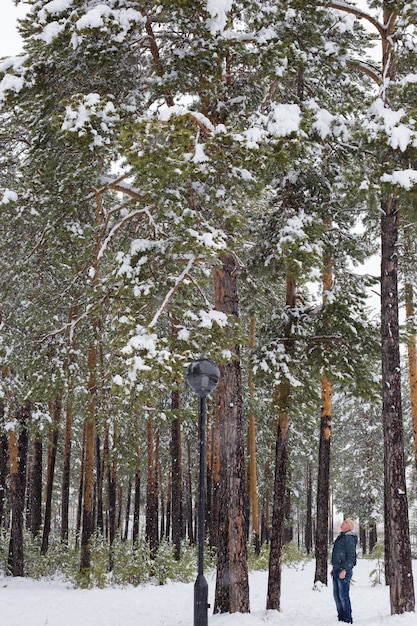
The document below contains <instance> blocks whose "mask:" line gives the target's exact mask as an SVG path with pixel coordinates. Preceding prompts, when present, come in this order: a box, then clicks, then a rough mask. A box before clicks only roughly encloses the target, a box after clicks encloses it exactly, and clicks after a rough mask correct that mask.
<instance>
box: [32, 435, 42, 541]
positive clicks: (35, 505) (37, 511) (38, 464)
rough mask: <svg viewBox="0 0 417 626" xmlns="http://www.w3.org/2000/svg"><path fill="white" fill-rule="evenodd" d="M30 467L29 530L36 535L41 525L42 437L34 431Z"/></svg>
mask: <svg viewBox="0 0 417 626" xmlns="http://www.w3.org/2000/svg"><path fill="white" fill-rule="evenodd" d="M32 456H33V460H32V469H31V473H30V531H31V533H32V536H33V537H37V536H38V534H39V532H40V529H41V526H42V456H43V444H42V437H41V436H40V434H39V433H35V435H34V437H33V442H32Z"/></svg>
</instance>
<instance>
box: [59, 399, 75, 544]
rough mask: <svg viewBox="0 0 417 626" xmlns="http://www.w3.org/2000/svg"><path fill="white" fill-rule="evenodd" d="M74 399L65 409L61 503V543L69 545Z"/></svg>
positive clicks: (69, 400) (68, 402)
mask: <svg viewBox="0 0 417 626" xmlns="http://www.w3.org/2000/svg"><path fill="white" fill-rule="evenodd" d="M72 412H73V407H72V397H71V396H69V397H68V398H67V405H66V409H65V436H64V459H63V464H62V502H61V518H62V520H61V542H62V543H64V544H68V535H69V500H70V497H69V494H70V480H71V446H72Z"/></svg>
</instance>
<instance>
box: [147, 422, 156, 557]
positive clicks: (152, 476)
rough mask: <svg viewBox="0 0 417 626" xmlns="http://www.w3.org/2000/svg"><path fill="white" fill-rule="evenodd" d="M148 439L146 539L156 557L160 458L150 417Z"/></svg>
mask: <svg viewBox="0 0 417 626" xmlns="http://www.w3.org/2000/svg"><path fill="white" fill-rule="evenodd" d="M146 441H147V452H148V476H147V489H146V540H147V542H148V543H149V549H150V552H151V556H152V557H154V556H155V553H156V551H157V549H158V545H159V509H158V504H159V494H158V491H159V488H158V460H157V458H156V445H154V428H153V424H152V420H151V419H150V418H148V421H147V424H146Z"/></svg>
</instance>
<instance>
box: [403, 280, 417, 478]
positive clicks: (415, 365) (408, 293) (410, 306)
mask: <svg viewBox="0 0 417 626" xmlns="http://www.w3.org/2000/svg"><path fill="white" fill-rule="evenodd" d="M414 314H415V311H414V290H413V286H412V285H411V284H410V283H407V284H406V285H405V315H406V319H407V321H410V322H412V323H413V324H414V323H415V320H414ZM407 340H408V343H407V356H408V377H409V381H410V400H411V418H412V422H413V443H414V464H415V468H416V471H417V350H416V345H417V343H416V334H415V331H414V330H413V331H410V332H409V333H408V337H407Z"/></svg>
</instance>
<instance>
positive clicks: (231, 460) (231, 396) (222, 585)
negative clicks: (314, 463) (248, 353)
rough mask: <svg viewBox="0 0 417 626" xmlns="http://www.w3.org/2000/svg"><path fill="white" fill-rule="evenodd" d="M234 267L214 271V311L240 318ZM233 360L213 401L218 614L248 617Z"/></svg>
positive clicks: (229, 262)
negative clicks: (217, 484)
mask: <svg viewBox="0 0 417 626" xmlns="http://www.w3.org/2000/svg"><path fill="white" fill-rule="evenodd" d="M237 273H238V265H237V262H236V258H235V257H234V256H233V255H231V254H230V255H228V256H225V257H223V258H222V266H221V267H219V268H216V269H215V270H214V292H215V307H216V309H217V310H218V311H223V312H224V313H226V314H229V315H234V316H235V317H236V318H237V317H238V316H239V311H238V293H237V283H236V281H237ZM233 351H234V360H233V361H232V362H231V363H230V364H228V365H222V366H221V367H220V371H221V377H220V382H219V385H218V391H217V399H218V404H219V419H220V436H221V446H220V509H219V513H220V517H219V539H218V541H219V549H218V555H217V578H216V592H215V601H214V611H215V612H216V613H236V612H239V613H248V612H249V583H248V563H247V552H246V537H245V529H246V523H245V462H244V445H243V410H242V381H241V371H240V350H239V346H235V347H234V350H233Z"/></svg>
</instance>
